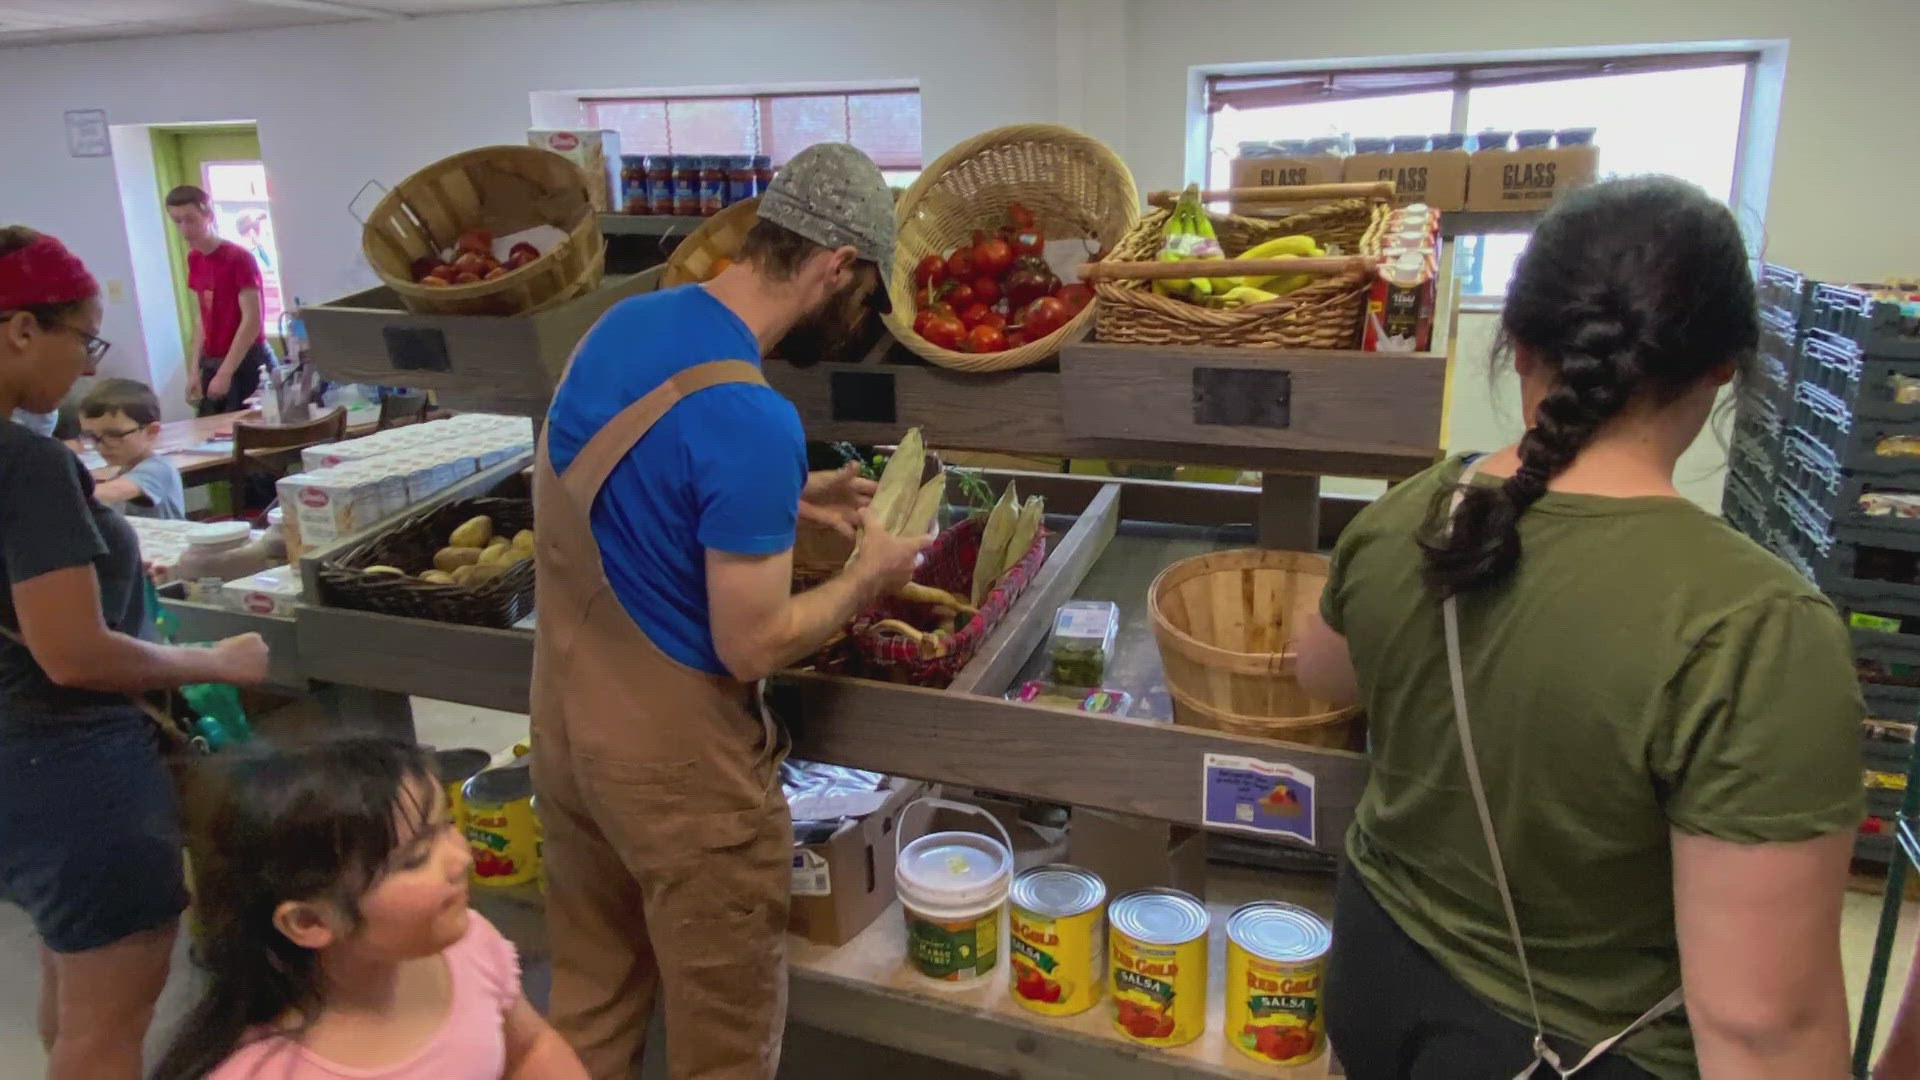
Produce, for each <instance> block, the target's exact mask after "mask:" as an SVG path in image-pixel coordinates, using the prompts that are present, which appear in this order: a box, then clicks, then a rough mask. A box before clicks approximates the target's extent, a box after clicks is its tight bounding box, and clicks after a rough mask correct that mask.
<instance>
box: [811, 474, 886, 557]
mask: <svg viewBox="0 0 1920 1080" xmlns="http://www.w3.org/2000/svg"><path fill="white" fill-rule="evenodd" d="M879 487H880V485H878V484H876V483H874V482H873V481H871V480H868V479H865V478H863V477H862V476H861V475H860V464H859V462H855V461H849V462H847V464H846V465H845V466H843V467H841V468H838V469H829V470H825V471H822V472H816V473H809V474H808V475H807V486H806V487H804V488H802V489H801V490H800V517H801V518H802V519H804V520H806V521H811V522H814V523H816V524H819V525H825V526H826V527H827V528H829V529H832V530H833V531H834V532H837V533H839V534H840V535H841V536H844V537H847V538H848V539H852V538H853V536H854V534H855V532H856V531H857V530H858V528H859V526H860V512H861V511H862V510H864V509H866V507H867V505H868V504H869V503H871V502H873V493H874V492H875V491H876V490H878V489H879Z"/></svg>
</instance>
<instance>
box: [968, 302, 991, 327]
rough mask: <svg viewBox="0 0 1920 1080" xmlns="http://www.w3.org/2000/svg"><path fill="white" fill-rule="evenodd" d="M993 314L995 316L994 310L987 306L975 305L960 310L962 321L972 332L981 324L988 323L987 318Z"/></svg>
mask: <svg viewBox="0 0 1920 1080" xmlns="http://www.w3.org/2000/svg"><path fill="white" fill-rule="evenodd" d="M991 314H993V309H992V308H990V307H988V306H987V305H985V304H981V303H974V304H970V305H968V306H967V307H964V308H961V309H960V321H961V322H963V323H965V324H966V327H967V329H969V330H971V329H973V328H974V327H976V326H979V325H980V324H981V323H984V322H986V321H987V316H989V315H991Z"/></svg>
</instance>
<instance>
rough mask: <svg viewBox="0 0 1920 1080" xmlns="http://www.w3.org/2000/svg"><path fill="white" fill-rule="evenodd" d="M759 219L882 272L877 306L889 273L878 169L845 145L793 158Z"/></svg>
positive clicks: (889, 201)
mask: <svg viewBox="0 0 1920 1080" xmlns="http://www.w3.org/2000/svg"><path fill="white" fill-rule="evenodd" d="M760 217H761V218H762V219H764V220H766V221H771V222H773V223H774V224H775V225H779V226H782V227H784V228H787V229H791V230H792V231H794V232H796V233H798V234H800V235H801V236H804V237H806V238H807V239H809V240H811V241H813V242H814V243H816V244H822V245H825V246H826V247H830V248H837V247H851V248H853V250H854V252H855V253H856V254H858V255H859V256H860V257H861V258H862V259H866V260H868V261H869V262H871V263H873V264H874V265H875V266H877V267H879V268H880V281H881V285H880V288H879V289H878V290H877V295H876V302H880V303H884V302H885V301H884V300H880V299H879V297H882V296H884V295H885V294H886V279H887V275H888V274H889V273H890V272H891V271H892V270H893V192H892V191H891V190H889V189H888V187H887V181H886V179H885V178H884V177H882V176H881V175H880V167H879V166H878V165H875V164H874V163H873V160H872V159H871V158H869V157H867V155H865V154H863V153H861V152H860V151H859V150H857V149H855V148H854V147H852V146H849V145H847V144H846V143H832V142H828V143H815V144H813V145H812V146H809V147H807V148H806V149H805V150H802V151H800V152H799V153H798V154H795V155H794V156H793V158H792V160H790V161H788V162H787V164H786V165H785V166H784V167H783V168H782V169H781V170H780V171H779V172H778V173H776V174H775V175H774V178H773V183H771V184H769V185H768V186H767V191H766V194H764V195H762V196H760Z"/></svg>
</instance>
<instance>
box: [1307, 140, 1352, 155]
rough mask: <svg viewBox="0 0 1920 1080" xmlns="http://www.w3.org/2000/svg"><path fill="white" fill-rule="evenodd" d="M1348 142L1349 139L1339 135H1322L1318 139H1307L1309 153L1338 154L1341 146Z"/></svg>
mask: <svg viewBox="0 0 1920 1080" xmlns="http://www.w3.org/2000/svg"><path fill="white" fill-rule="evenodd" d="M1346 142H1347V140H1345V139H1344V138H1341V137H1340V136H1338V135H1322V136H1321V137H1319V138H1317V139H1308V140H1307V153H1309V154H1333V155H1335V156H1338V155H1339V154H1340V151H1341V148H1342V147H1344V146H1345V145H1346Z"/></svg>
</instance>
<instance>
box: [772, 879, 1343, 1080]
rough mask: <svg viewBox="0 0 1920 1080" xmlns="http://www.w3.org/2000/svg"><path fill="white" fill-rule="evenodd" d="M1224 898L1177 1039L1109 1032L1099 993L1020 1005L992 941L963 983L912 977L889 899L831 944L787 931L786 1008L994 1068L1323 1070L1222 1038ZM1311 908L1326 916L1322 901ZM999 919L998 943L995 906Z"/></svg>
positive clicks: (1207, 1072) (1023, 1071)
mask: <svg viewBox="0 0 1920 1080" xmlns="http://www.w3.org/2000/svg"><path fill="white" fill-rule="evenodd" d="M1233 906H1234V905H1232V904H1228V903H1218V902H1214V903H1209V904H1208V905H1207V907H1208V909H1209V911H1210V913H1211V914H1212V916H1213V928H1214V929H1213V933H1212V934H1211V935H1210V936H1209V939H1208V950H1207V952H1208V956H1207V969H1208V970H1207V981H1208V989H1207V1026H1206V1030H1205V1032H1203V1033H1202V1034H1201V1036H1200V1037H1199V1038H1198V1039H1195V1040H1194V1041H1193V1042H1190V1043H1188V1044H1186V1045H1185V1046H1176V1047H1171V1048H1167V1049H1162V1048H1159V1047H1150V1046H1143V1045H1141V1044H1139V1043H1136V1042H1134V1041H1132V1040H1131V1039H1129V1038H1127V1037H1126V1036H1125V1035H1122V1034H1120V1033H1119V1032H1118V1031H1116V1030H1115V1029H1114V1026H1113V1020H1112V1014H1111V1008H1112V1005H1111V1002H1110V1001H1109V1000H1108V999H1107V998H1106V997H1104V996H1103V997H1102V998H1101V1000H1100V1001H1099V1002H1098V1003H1097V1004H1095V1005H1094V1006H1093V1008H1091V1009H1088V1010H1087V1011H1086V1012H1083V1013H1080V1014H1078V1015H1075V1016H1042V1015H1040V1014H1039V1013H1035V1012H1030V1011H1028V1010H1027V1009H1025V1008H1024V1007H1022V1006H1021V1005H1019V1004H1018V1003H1017V1002H1015V1001H1014V1000H1013V997H1012V995H1011V993H1009V990H1008V986H1007V980H1008V978H1009V977H1010V976H1009V974H1008V971H1009V968H1010V965H1009V964H1008V962H1007V959H1006V957H1005V955H1004V950H1003V954H1002V956H1001V959H1000V963H999V965H998V966H997V967H996V968H995V969H994V971H993V972H992V973H991V974H989V975H987V976H984V977H983V978H981V979H979V980H978V981H976V982H974V983H971V984H968V985H965V986H952V987H949V986H943V985H941V984H938V983H935V982H932V981H931V980H928V979H926V978H923V977H922V976H920V975H919V974H918V973H916V972H915V971H914V970H913V969H912V968H911V967H910V966H909V965H908V963H907V958H906V926H905V921H904V916H903V915H902V913H901V909H900V905H899V904H897V903H896V904H894V905H893V906H892V907H890V908H888V909H887V911H886V912H885V913H883V914H882V915H881V916H880V917H879V918H878V919H876V920H875V921H874V923H873V925H872V926H869V927H867V929H866V930H865V931H863V932H862V933H861V934H860V935H859V936H858V937H856V938H854V939H853V940H852V941H849V942H848V943H846V944H845V945H842V946H840V947H838V948H835V947H832V946H827V945H816V944H813V943H812V942H808V941H806V940H804V939H801V938H798V937H795V936H792V935H789V936H788V938H787V962H788V964H789V965H790V966H791V971H792V976H791V978H792V984H793V992H792V995H791V1001H790V1003H789V1005H788V1012H789V1015H790V1016H791V1017H792V1018H793V1019H795V1020H798V1021H800V1022H801V1023H805V1024H811V1025H813V1026H815V1027H821V1028H825V1029H827V1030H829V1031H837V1032H839V1033H840V1034H843V1035H848V1036H851V1037H853V1038H857V1039H864V1040H866V1041H868V1042H875V1043H880V1044H882V1045H885V1046H892V1047H895V1048H897V1049H900V1050H905V1051H908V1052H910V1053H915V1054H922V1055H926V1056H929V1057H935V1058H940V1059H942V1060H945V1061H951V1062H956V1063H958V1064H961V1065H966V1066H970V1067H972V1068H976V1069H981V1070H983V1071H986V1072H989V1073H992V1074H994V1075H996V1076H1045V1077H1049V1078H1059V1080H1074V1078H1085V1080H1136V1078H1137V1080H1149V1078H1152V1080H1162V1078H1168V1077H1223V1078H1233V1080H1239V1078H1242V1077H1247V1078H1251V1077H1287V1078H1289V1080H1293V1078H1298V1080H1308V1078H1312V1077H1323V1076H1327V1075H1329V1072H1330V1069H1331V1068H1333V1067H1335V1066H1334V1063H1333V1061H1332V1059H1331V1057H1330V1055H1327V1054H1324V1053H1323V1054H1321V1055H1320V1057H1319V1058H1318V1059H1316V1060H1314V1061H1312V1062H1309V1063H1308V1064H1306V1065H1301V1066H1294V1067H1287V1066H1280V1065H1274V1064H1261V1063H1260V1062H1256V1061H1254V1060H1253V1059H1251V1058H1249V1057H1247V1056H1246V1055H1244V1054H1242V1053H1240V1052H1239V1051H1238V1050H1235V1049H1234V1048H1233V1047H1231V1046H1229V1045H1227V1041H1226V1038H1225V1035H1224V1034H1223V1032H1224V1029H1225V1027H1226V996H1225V984H1226V967H1227V964H1226V935H1225V934H1224V933H1223V932H1222V931H1221V929H1220V927H1221V926H1222V925H1223V924H1224V922H1225V919H1226V916H1227V914H1228V913H1229V912H1230V911H1231V910H1232V908H1233ZM1310 906H1315V907H1320V905H1318V904H1314V905H1310ZM1320 913H1321V915H1322V917H1331V904H1327V905H1326V906H1325V907H1324V908H1323V909H1322V910H1321V912H1320ZM1000 928H1001V929H1000V934H1001V937H1000V940H1001V941H1002V942H1005V941H1006V940H1007V938H1006V933H1007V929H1006V917H1005V915H1004V914H1003V915H1002V916H1001V922H1000ZM1336 1075H1337V1074H1336Z"/></svg>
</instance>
